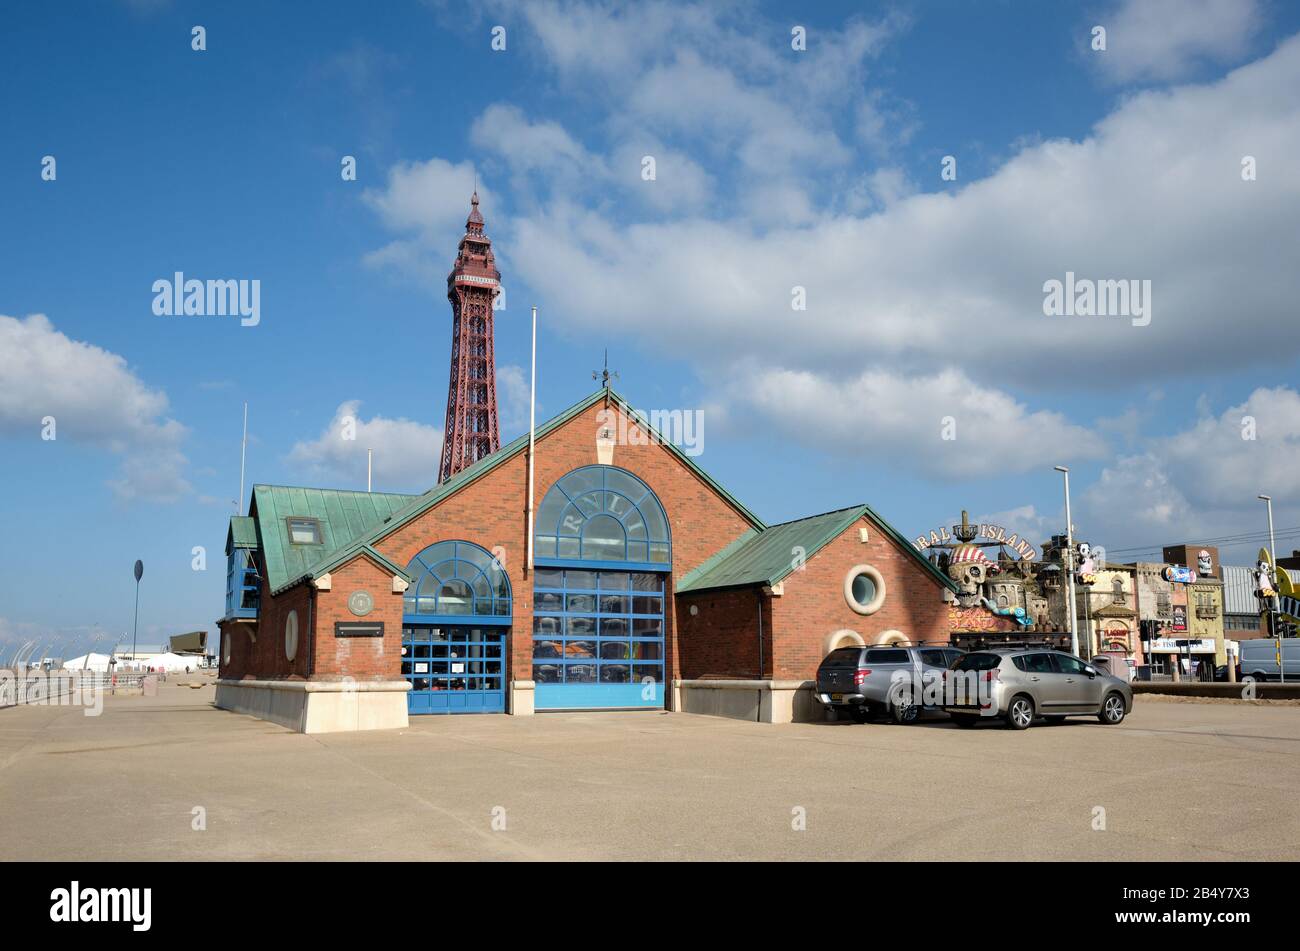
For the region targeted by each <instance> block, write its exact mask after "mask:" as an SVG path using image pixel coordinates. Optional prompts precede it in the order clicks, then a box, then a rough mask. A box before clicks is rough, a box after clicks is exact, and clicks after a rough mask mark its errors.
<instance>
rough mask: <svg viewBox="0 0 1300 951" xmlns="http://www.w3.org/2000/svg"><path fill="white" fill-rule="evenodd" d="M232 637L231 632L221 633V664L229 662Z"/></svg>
mask: <svg viewBox="0 0 1300 951" xmlns="http://www.w3.org/2000/svg"><path fill="white" fill-rule="evenodd" d="M232 637H234V635H233V634H222V635H221V662H222V663H223V664H228V663H230V640H231V638H232Z"/></svg>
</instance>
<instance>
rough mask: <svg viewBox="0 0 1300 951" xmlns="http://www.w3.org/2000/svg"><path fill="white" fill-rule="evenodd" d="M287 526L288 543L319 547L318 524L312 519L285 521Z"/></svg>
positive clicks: (290, 519)
mask: <svg viewBox="0 0 1300 951" xmlns="http://www.w3.org/2000/svg"><path fill="white" fill-rule="evenodd" d="M285 521H286V522H287V523H288V525H289V541H291V542H292V543H293V544H295V545H319V544H320V543H321V538H320V522H319V521H318V520H317V519H314V518H294V517H290V518H287V519H285Z"/></svg>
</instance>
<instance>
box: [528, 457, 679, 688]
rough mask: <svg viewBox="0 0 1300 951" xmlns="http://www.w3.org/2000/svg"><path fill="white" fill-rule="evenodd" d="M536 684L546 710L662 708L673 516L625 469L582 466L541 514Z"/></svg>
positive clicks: (554, 490)
mask: <svg viewBox="0 0 1300 951" xmlns="http://www.w3.org/2000/svg"><path fill="white" fill-rule="evenodd" d="M534 540H535V543H536V559H535V562H534V563H535V565H536V570H535V572H534V575H533V680H534V682H535V683H536V684H537V688H536V693H535V695H534V699H535V704H536V708H537V709H538V710H575V709H599V708H602V707H603V708H606V709H608V708H611V707H662V706H663V705H664V599H665V598H666V597H667V596H668V591H669V587H668V585H669V582H670V579H671V569H672V544H671V539H670V536H669V527H668V516H667V513H666V512H664V508H663V505H661V504H660V502H659V499H658V497H657V496H656V495H655V493H654V492H653V491H652V490H651V489H650V487H649V486H648V485H646V484H645V483H644V482H642V481H641V479H639V478H638V477H637V476H635V475H633V474H632V473H630V472H628V471H627V470H626V469H619V468H616V467H614V466H583V467H582V468H580V469H574V470H573V471H572V472H570V473H568V474H567V475H565V476H564V477H562V478H561V479H559V480H558V481H556V483H555V484H554V485H553V486H551V488H550V489H549V490H548V491H547V493H546V495H545V497H544V498H543V499H542V504H541V505H540V506H539V507H538V510H537V527H536V530H535V532H534Z"/></svg>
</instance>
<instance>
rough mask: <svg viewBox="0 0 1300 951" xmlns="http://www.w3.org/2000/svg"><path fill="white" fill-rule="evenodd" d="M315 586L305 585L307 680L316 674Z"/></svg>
mask: <svg viewBox="0 0 1300 951" xmlns="http://www.w3.org/2000/svg"><path fill="white" fill-rule="evenodd" d="M315 619H316V586H315V585H314V584H311V583H308V585H307V641H308V647H307V679H308V680H310V679H311V677H312V674H314V673H316V620H315Z"/></svg>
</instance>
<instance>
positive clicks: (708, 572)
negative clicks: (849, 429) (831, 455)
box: [677, 505, 956, 593]
mask: <svg viewBox="0 0 1300 951" xmlns="http://www.w3.org/2000/svg"><path fill="white" fill-rule="evenodd" d="M864 516H865V517H867V518H870V519H871V520H872V522H874V523H875V524H876V525H878V526H879V527H880V529H881V530H882V531H884V532H885V533H886V534H887V535H889V536H890V537H891V538H893V539H894V541H895V542H897V543H898V544H899V545H901V546H902V548H903V550H904V551H906V552H907V553H908V554H909V555H911V556H912V557H913V558H915V560H916V561H917V562H918V563H919V564H920V565H921V566H922V567H923V568H924V569H925V570H926V571H928V572H929V573H930V574H931V575H932V576H933V577H934V579H935V580H936V581H937V582H939V583H940V584H942V585H944V586H946V587H948V588H951V589H952V590H954V591H955V590H956V583H955V582H953V581H952V579H950V578H949V577H948V576H947V575H945V574H944V573H943V572H941V571H940V570H939V569H938V568H937V567H936V566H935V565H933V564H932V563H931V562H930V560H929V559H927V558H926V557H925V556H924V555H922V554H921V553H920V552H919V551H917V550H916V549H915V548H914V547H913V546H912V543H911V542H909V541H908V540H907V539H906V538H904V537H903V536H902V535H900V534H899V533H898V532H897V531H896V530H895V529H894V528H893V527H892V526H891V525H890V524H889V523H888V522H886V521H885V520H884V519H882V518H881V517H880V516H878V515H877V514H876V513H875V512H873V511H872V510H871V507H870V506H869V505H855V506H852V507H851V508H846V509H836V510H835V511H833V512H825V513H823V514H821V515H812V516H809V517H808V518H801V519H796V520H795V521H793V522H783V523H781V524H779V525H771V526H768V527H767V528H765V529H762V530H755V531H750V532H747V533H746V534H744V535H742V536H741V537H740V538H738V539H736V540H735V541H734V542H732V543H731V544H730V545H728V546H727V547H726V548H724V549H723V550H722V551H720V552H718V553H717V554H716V555H714V556H713V557H712V558H710V559H709V560H708V561H706V562H704V564H702V565H700V566H699V567H698V568H696V569H695V570H694V571H692V572H690V573H689V574H687V575H686V576H685V577H683V578H682V580H681V581H679V582H678V584H677V591H678V593H683V592H687V591H707V590H713V589H717V588H739V587H748V586H751V585H774V584H777V583H779V582H780V581H781V580H782V579H784V578H785V577H786V576H787V575H789V574H790V573H791V572H793V571H794V570H795V569H796V568H797V567H798V563H797V562H796V560H795V552H796V551H797V550H802V553H803V561H805V562H806V561H809V560H811V559H812V557H813V556H814V555H816V554H817V552H819V551H821V550H822V549H823V548H825V547H826V546H827V545H828V544H830V543H831V541H833V540H834V539H836V538H838V537H839V536H840V534H842V533H843V532H844V530H845V529H847V528H849V527H850V526H851V525H853V523H854V522H856V521H857V520H858V519H860V518H863V517H864Z"/></svg>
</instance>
